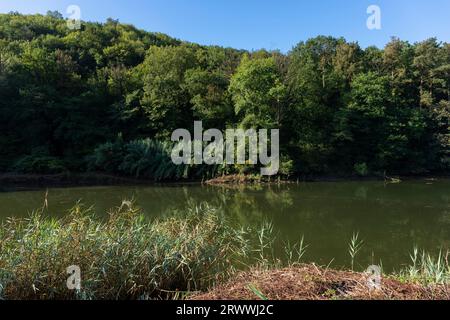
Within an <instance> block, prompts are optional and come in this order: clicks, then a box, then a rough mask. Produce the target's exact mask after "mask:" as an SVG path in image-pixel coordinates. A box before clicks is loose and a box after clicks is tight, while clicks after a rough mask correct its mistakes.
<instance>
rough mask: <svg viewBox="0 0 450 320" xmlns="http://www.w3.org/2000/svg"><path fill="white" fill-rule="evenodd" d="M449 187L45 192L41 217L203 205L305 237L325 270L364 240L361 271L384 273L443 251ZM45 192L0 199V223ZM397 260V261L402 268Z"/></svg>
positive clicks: (449, 238)
mask: <svg viewBox="0 0 450 320" xmlns="http://www.w3.org/2000/svg"><path fill="white" fill-rule="evenodd" d="M449 183H450V182H448V181H447V182H446V183H444V182H436V183H434V184H433V185H427V184H425V183H421V182H405V183H401V184H396V185H385V184H384V183H382V182H340V183H312V184H309V183H307V184H300V185H295V184H293V185H270V186H267V185H257V186H243V185H239V186H199V185H185V186H176V185H173V186H167V185H166V186H149V187H143V186H138V187H95V188H70V189H50V190H49V209H50V212H49V214H51V215H53V216H62V215H64V213H65V212H66V211H67V209H69V208H70V207H72V206H73V205H74V204H75V202H76V201H78V200H81V201H82V202H83V203H84V204H86V205H88V206H90V205H95V208H96V212H97V213H99V214H100V215H101V214H104V213H105V212H106V211H107V210H108V209H110V208H111V207H114V206H118V205H120V203H121V201H122V200H124V199H126V200H130V199H135V201H136V203H137V205H138V206H140V207H141V208H142V209H143V210H144V212H145V214H146V215H148V216H149V217H160V216H165V215H168V214H171V212H173V210H178V211H179V212H183V211H185V209H186V207H187V206H192V205H195V204H199V203H202V202H208V203H209V204H210V205H212V206H215V207H221V208H223V210H221V211H219V212H223V214H225V215H226V216H227V217H228V219H229V220H231V221H232V222H233V223H235V224H236V225H238V224H239V225H243V226H256V225H260V224H261V223H262V222H263V221H272V222H273V224H274V227H275V231H276V232H277V234H278V236H279V246H280V250H281V243H282V241H284V240H290V241H291V242H296V241H298V240H299V239H300V238H301V236H302V235H305V239H306V242H307V243H309V244H310V247H309V250H308V252H307V256H306V258H309V259H310V260H314V261H317V262H319V263H325V264H327V263H328V262H329V261H330V260H331V259H332V258H336V264H337V265H343V264H345V263H348V257H347V245H348V241H349V240H350V237H351V235H352V234H353V232H356V231H359V232H360V235H361V238H363V239H364V240H365V246H364V248H363V251H362V252H361V254H360V261H362V262H361V263H363V264H367V263H371V262H372V252H373V253H374V260H375V261H374V262H378V260H379V258H380V257H381V258H382V259H383V264H384V265H385V267H386V268H389V266H394V265H397V264H398V262H399V261H402V262H408V261H407V260H408V254H409V252H410V251H411V250H412V247H413V245H414V244H417V245H419V246H420V247H421V248H423V249H426V250H430V251H437V250H439V248H440V247H443V248H444V249H445V248H448V247H449V243H450V213H449V211H450V210H449V191H448V190H450V188H449V187H448V186H449ZM44 194H45V190H40V191H34V192H29V191H26V192H13V193H0V207H1V212H2V213H1V214H0V215H1V217H6V216H8V215H15V216H26V215H27V213H28V212H30V211H32V210H33V209H35V208H37V207H40V206H41V205H42V203H43V200H44ZM402 259H404V260H402Z"/></svg>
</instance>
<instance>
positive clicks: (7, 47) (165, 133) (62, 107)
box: [0, 12, 450, 175]
mask: <svg viewBox="0 0 450 320" xmlns="http://www.w3.org/2000/svg"><path fill="white" fill-rule="evenodd" d="M0 97H1V99H0V114H1V117H0V128H1V135H0V171H3V172H5V171H18V172H36V173H47V172H57V171H61V170H72V171H85V170H87V169H88V167H89V160H88V159H89V158H90V156H92V155H93V154H94V150H98V148H99V147H101V146H102V145H103V146H105V144H107V143H117V139H118V137H120V139H122V140H123V141H126V142H132V141H137V140H139V139H141V140H143V139H146V138H151V139H155V140H159V141H161V142H164V141H167V140H168V139H169V138H170V134H171V132H172V131H173V130H174V129H177V128H187V129H190V128H191V127H192V125H193V122H194V120H202V121H203V122H204V125H205V126H207V127H209V128H212V127H214V128H218V129H226V128H228V127H243V128H268V129H270V128H279V129H280V130H281V151H282V159H285V162H286V163H288V164H289V165H292V169H290V170H289V171H293V172H290V173H295V174H297V175H303V174H335V173H357V174H368V173H372V174H377V173H382V172H389V173H398V174H423V173H428V172H448V170H449V168H450V133H449V117H450V44H448V43H442V42H439V41H438V40H437V39H435V38H431V39H426V40H424V41H422V42H419V43H415V44H410V43H408V42H406V41H402V40H400V39H397V38H393V39H392V40H391V41H390V42H389V43H388V44H387V45H386V47H385V48H383V49H379V48H376V47H369V48H366V49H363V48H361V47H360V46H359V45H358V43H353V42H347V41H346V40H345V39H343V38H339V39H336V38H332V37H325V36H319V37H316V38H313V39H309V40H307V41H305V42H300V43H299V44H297V45H296V46H295V47H294V48H293V49H292V50H291V51H290V52H288V53H287V54H283V53H280V52H278V51H266V50H260V51H255V52H247V51H243V50H236V49H232V48H222V47H218V46H203V45H198V44H194V43H188V42H184V41H180V40H177V39H174V38H171V37H169V36H167V35H164V34H160V33H151V32H146V31H143V30H139V29H137V28H135V27H133V26H131V25H127V24H122V23H119V22H118V21H116V20H112V19H108V21H106V22H105V23H88V22H82V24H81V29H80V30H70V29H69V28H67V25H66V20H64V19H63V17H62V16H61V15H60V14H58V12H49V13H48V14H47V15H21V14H17V13H11V14H1V15H0ZM124 144H125V142H124ZM142 145H145V143H144V144H142ZM102 150H109V149H107V148H106V149H105V148H104V149H102ZM103 154H104V153H103ZM133 159H134V158H133ZM286 163H285V164H286ZM106 167H107V166H106ZM106 167H105V168H97V169H104V170H106ZM362 168H364V170H362ZM111 170H112V171H114V169H111Z"/></svg>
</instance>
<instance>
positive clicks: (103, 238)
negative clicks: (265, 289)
mask: <svg viewBox="0 0 450 320" xmlns="http://www.w3.org/2000/svg"><path fill="white" fill-rule="evenodd" d="M246 245H247V243H246V241H245V237H244V234H243V232H242V231H239V230H234V229H233V228H231V227H230V226H229V225H228V224H227V223H226V221H224V219H223V218H221V217H220V215H218V214H217V212H216V209H214V208H211V207H209V206H207V205H202V206H201V207H198V208H195V209H190V210H188V211H187V213H185V214H184V215H183V216H176V217H171V218H168V219H165V220H159V221H158V220H155V221H152V222H149V221H147V220H146V219H145V218H144V216H143V215H142V214H141V212H140V210H139V209H137V208H135V207H134V206H133V205H132V204H130V203H128V202H124V203H123V204H122V205H121V206H120V207H119V208H116V209H115V210H113V211H112V212H111V213H110V215H109V218H108V219H107V220H106V221H103V222H102V221H99V220H98V219H96V218H95V217H94V214H93V210H92V208H85V207H83V206H82V205H77V206H75V207H74V208H73V209H71V210H70V213H69V214H68V215H67V217H66V218H64V219H62V220H55V219H50V218H45V217H44V216H43V213H42V210H40V211H38V212H36V213H34V214H33V215H32V216H31V217H30V218H29V219H26V220H17V219H10V220H9V221H8V222H6V223H5V224H4V225H3V227H2V228H1V229H0V298H3V299H140V298H164V297H170V296H172V297H173V296H175V295H176V292H178V293H179V292H182V291H196V290H206V289H207V288H208V287H209V286H210V285H212V284H213V283H215V282H216V281H219V280H222V279H225V278H226V277H227V276H228V275H229V273H230V272H231V271H232V270H233V268H231V265H232V264H233V261H235V260H241V259H245V257H246V256H247V252H245V248H247V246H246ZM71 265H77V266H79V267H80V268H81V290H79V291H70V290H69V289H67V287H66V280H67V278H68V276H69V275H68V274H66V269H67V267H69V266H71Z"/></svg>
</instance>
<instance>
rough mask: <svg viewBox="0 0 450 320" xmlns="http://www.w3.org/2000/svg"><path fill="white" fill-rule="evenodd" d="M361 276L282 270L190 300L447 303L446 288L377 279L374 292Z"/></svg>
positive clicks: (242, 277)
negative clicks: (426, 301)
mask: <svg viewBox="0 0 450 320" xmlns="http://www.w3.org/2000/svg"><path fill="white" fill-rule="evenodd" d="M368 281H370V279H369V276H368V275H367V274H363V273H355V272H345V271H335V270H327V269H323V268H319V267H316V266H314V265H302V266H299V267H295V268H288V269H283V270H271V271H260V270H254V271H251V272H246V273H241V274H238V275H237V276H236V277H235V278H234V279H233V280H231V281H229V282H228V283H226V284H224V285H220V286H217V287H216V288H214V289H213V290H211V291H210V292H208V293H202V294H196V295H193V296H191V299H192V300H260V299H268V300H450V290H449V287H448V286H446V285H433V286H423V285H419V284H413V283H403V282H400V281H398V280H394V279H391V278H383V277H382V278H381V283H380V286H379V288H378V289H376V288H374V287H373V286H372V287H371V286H369V285H368Z"/></svg>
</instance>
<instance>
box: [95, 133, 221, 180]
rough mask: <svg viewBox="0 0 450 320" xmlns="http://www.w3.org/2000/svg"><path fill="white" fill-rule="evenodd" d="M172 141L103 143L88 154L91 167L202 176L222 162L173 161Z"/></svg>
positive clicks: (165, 176) (146, 175)
mask: <svg viewBox="0 0 450 320" xmlns="http://www.w3.org/2000/svg"><path fill="white" fill-rule="evenodd" d="M173 147H174V144H173V143H172V142H160V141H156V140H151V139H144V140H135V141H131V142H124V141H123V140H122V139H120V138H119V139H117V140H116V142H114V143H111V142H108V143H105V144H103V145H100V146H99V147H98V148H96V149H95V151H94V153H93V154H92V155H91V156H90V157H88V163H89V164H88V167H89V168H90V170H97V171H103V172H108V173H115V174H120V175H126V176H134V177H136V178H143V179H152V180H155V181H170V180H181V179H205V178H212V177H214V176H216V175H217V174H218V173H219V172H220V170H222V169H223V168H222V166H209V165H194V164H192V165H189V164H186V165H175V164H174V163H173V161H172V157H171V155H172V150H173Z"/></svg>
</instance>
